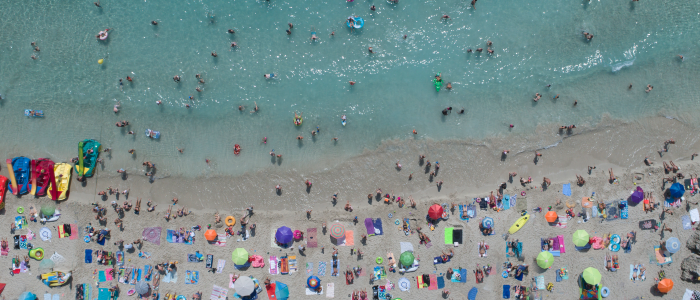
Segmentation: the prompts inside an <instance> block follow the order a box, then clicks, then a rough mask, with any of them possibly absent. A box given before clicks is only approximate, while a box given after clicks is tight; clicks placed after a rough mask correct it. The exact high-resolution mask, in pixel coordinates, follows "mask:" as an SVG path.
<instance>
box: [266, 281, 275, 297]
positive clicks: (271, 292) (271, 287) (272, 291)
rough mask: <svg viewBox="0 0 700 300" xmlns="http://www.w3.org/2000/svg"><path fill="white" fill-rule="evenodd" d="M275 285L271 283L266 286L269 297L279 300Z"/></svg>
mask: <svg viewBox="0 0 700 300" xmlns="http://www.w3.org/2000/svg"><path fill="white" fill-rule="evenodd" d="M275 286H276V284H275V283H270V284H268V285H266V286H265V290H267V299H270V300H277V295H276V294H275Z"/></svg>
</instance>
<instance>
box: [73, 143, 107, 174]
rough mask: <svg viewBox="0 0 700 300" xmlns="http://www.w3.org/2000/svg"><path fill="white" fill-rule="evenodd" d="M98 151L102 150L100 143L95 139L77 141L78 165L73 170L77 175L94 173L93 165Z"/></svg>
mask: <svg viewBox="0 0 700 300" xmlns="http://www.w3.org/2000/svg"><path fill="white" fill-rule="evenodd" d="M100 151H102V145H101V144H100V142H98V141H96V140H93V139H85V140H83V141H82V142H80V143H78V165H77V166H76V167H75V171H76V172H78V176H79V177H82V176H87V177H90V176H92V175H94V174H95V165H96V164H97V156H98V155H99V154H100Z"/></svg>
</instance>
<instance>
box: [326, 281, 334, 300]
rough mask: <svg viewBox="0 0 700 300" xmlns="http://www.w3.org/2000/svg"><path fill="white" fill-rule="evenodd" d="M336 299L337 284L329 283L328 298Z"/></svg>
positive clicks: (327, 288) (327, 286)
mask: <svg viewBox="0 0 700 300" xmlns="http://www.w3.org/2000/svg"><path fill="white" fill-rule="evenodd" d="M333 297H335V284H334V283H332V282H329V283H328V284H326V298H333Z"/></svg>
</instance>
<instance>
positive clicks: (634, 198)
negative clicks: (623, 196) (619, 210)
mask: <svg viewBox="0 0 700 300" xmlns="http://www.w3.org/2000/svg"><path fill="white" fill-rule="evenodd" d="M642 200H644V191H643V190H642V187H639V186H638V187H637V190H636V191H634V192H633V193H632V195H631V196H630V198H629V201H631V202H632V203H634V204H637V203H639V202H641V201H642Z"/></svg>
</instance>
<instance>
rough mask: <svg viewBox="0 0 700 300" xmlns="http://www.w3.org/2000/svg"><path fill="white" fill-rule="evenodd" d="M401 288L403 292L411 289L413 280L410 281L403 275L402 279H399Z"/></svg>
mask: <svg viewBox="0 0 700 300" xmlns="http://www.w3.org/2000/svg"><path fill="white" fill-rule="evenodd" d="M399 289H401V291H403V292H405V291H408V290H410V289H411V282H410V281H408V279H406V277H401V279H399Z"/></svg>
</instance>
